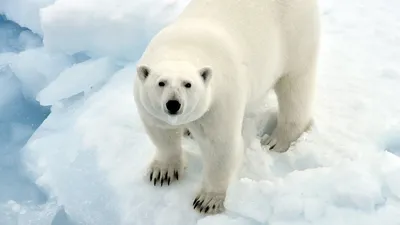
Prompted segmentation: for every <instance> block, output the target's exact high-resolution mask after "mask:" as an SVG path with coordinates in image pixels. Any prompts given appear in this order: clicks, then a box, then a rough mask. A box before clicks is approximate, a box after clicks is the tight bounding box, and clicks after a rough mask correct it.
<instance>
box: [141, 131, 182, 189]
mask: <svg viewBox="0 0 400 225" xmlns="http://www.w3.org/2000/svg"><path fill="white" fill-rule="evenodd" d="M145 128H146V131H147V134H148V135H149V137H150V139H151V140H152V142H153V144H154V145H155V146H156V153H155V155H154V158H153V160H152V162H151V163H150V166H149V171H148V174H147V175H148V178H149V180H150V182H152V184H154V186H156V185H157V184H158V183H159V184H160V185H161V186H163V185H164V184H167V185H170V183H171V182H173V181H177V180H179V179H181V177H182V174H183V170H184V160H183V155H182V146H181V137H182V130H181V129H180V128H177V129H163V128H161V127H157V126H152V125H149V124H145Z"/></svg>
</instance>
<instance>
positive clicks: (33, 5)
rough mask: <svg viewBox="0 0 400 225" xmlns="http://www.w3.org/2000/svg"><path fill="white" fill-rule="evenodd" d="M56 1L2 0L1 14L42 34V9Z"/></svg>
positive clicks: (0, 5)
mask: <svg viewBox="0 0 400 225" xmlns="http://www.w3.org/2000/svg"><path fill="white" fill-rule="evenodd" d="M54 2H55V0H1V2H0V14H3V15H5V16H6V17H7V18H8V19H9V20H12V21H14V22H16V23H18V24H19V25H20V26H22V27H26V28H28V29H30V30H31V31H33V32H34V33H36V34H42V29H41V23H40V15H39V12H40V9H41V8H44V7H46V6H48V5H50V4H52V3H54Z"/></svg>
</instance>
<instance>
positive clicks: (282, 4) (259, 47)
mask: <svg viewBox="0 0 400 225" xmlns="http://www.w3.org/2000/svg"><path fill="white" fill-rule="evenodd" d="M318 45H319V14H318V7H317V0H296V1H294V0H274V1H273V0H249V1H243V0H242V1H234V0H192V1H191V2H190V3H189V5H188V6H187V7H186V8H185V9H184V11H183V13H182V14H181V15H180V16H179V17H178V18H177V19H176V20H175V21H174V22H173V23H172V24H170V25H168V26H167V27H165V28H164V29H162V30H161V31H160V32H159V33H158V34H157V35H156V36H155V37H154V38H153V39H152V40H151V42H150V43H149V45H148V47H147V49H146V50H145V52H144V54H143V56H142V58H141V59H140V61H139V63H138V74H137V77H136V81H135V85H134V87H135V88H134V95H135V100H136V105H137V109H138V112H139V114H140V117H141V119H142V121H143V124H144V125H145V128H146V131H147V133H148V135H149V137H150V138H151V140H152V142H153V143H154V145H155V146H156V149H157V150H156V155H155V157H154V159H153V161H152V162H151V164H150V174H149V179H150V180H151V181H152V182H153V183H154V185H156V184H157V183H160V184H161V185H165V184H168V185H169V184H170V182H172V181H175V180H178V179H180V178H181V176H182V172H183V168H184V166H185V163H184V160H183V157H182V147H181V138H182V136H183V133H184V131H183V130H184V129H185V128H188V129H189V130H190V135H191V136H193V138H194V139H195V140H196V142H197V143H198V144H199V146H200V148H201V150H202V155H203V160H204V167H203V172H204V175H203V181H202V185H201V188H200V190H199V193H198V195H197V196H196V197H195V199H194V201H193V206H194V208H195V209H197V210H199V211H200V212H203V213H219V212H222V211H223V210H224V199H225V195H226V190H227V187H228V184H229V181H230V180H231V178H232V177H233V174H234V173H235V171H236V169H237V168H238V164H239V163H240V161H241V158H242V154H243V150H244V148H245V147H246V146H245V145H244V141H243V137H242V128H243V127H244V126H245V125H246V124H244V123H246V122H245V120H244V118H245V116H246V115H248V114H249V113H251V112H252V109H254V108H255V107H257V106H259V104H261V102H263V100H264V98H265V97H266V96H267V94H268V92H269V91H270V89H274V90H275V92H276V94H277V98H278V103H279V113H278V117H277V125H276V128H275V130H274V131H273V132H272V134H271V135H270V136H266V137H265V138H262V139H261V142H262V144H264V145H267V146H269V148H270V149H271V150H273V151H277V152H284V151H286V150H287V149H288V148H289V146H290V143H291V142H293V141H295V140H296V139H297V138H298V137H299V136H300V135H301V134H302V133H303V132H304V130H305V129H306V128H307V127H308V126H309V124H310V122H311V119H312V105H313V96H314V90H315V87H314V85H315V77H316V64H317V55H318V54H317V52H318ZM167 102H168V104H167Z"/></svg>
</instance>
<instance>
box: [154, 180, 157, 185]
mask: <svg viewBox="0 0 400 225" xmlns="http://www.w3.org/2000/svg"><path fill="white" fill-rule="evenodd" d="M156 184H157V178H155V179H154V186H156Z"/></svg>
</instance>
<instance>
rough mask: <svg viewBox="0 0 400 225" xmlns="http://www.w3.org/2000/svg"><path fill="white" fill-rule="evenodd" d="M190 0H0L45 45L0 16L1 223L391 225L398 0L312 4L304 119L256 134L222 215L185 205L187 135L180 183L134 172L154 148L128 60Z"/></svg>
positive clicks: (194, 149) (190, 179)
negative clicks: (294, 126)
mask: <svg viewBox="0 0 400 225" xmlns="http://www.w3.org/2000/svg"><path fill="white" fill-rule="evenodd" d="M187 2H188V0H158V1H156V0H150V1H145V0H141V1H139V0H138V1H131V0H101V1H99V0H58V1H51V0H47V1H45V0H41V1H38V0H36V1H33V0H24V1H23V0H18V1H17V0H5V1H1V2H0V13H3V14H4V15H5V16H6V17H7V18H9V19H11V20H13V21H15V22H16V23H18V24H20V25H21V26H25V27H28V28H29V29H32V30H33V31H35V32H38V33H39V34H40V35H42V36H43V43H44V46H42V39H41V38H40V36H37V35H35V34H33V33H32V32H31V31H29V30H26V29H23V28H21V27H18V26H17V25H16V24H14V23H12V22H6V21H5V20H2V21H0V44H1V45H0V89H1V90H2V95H1V97H0V119H1V121H0V122H1V123H0V126H1V127H0V153H1V157H0V224H1V225H3V224H5V225H11V224H12V225H14V224H24V225H25V224H38V225H39V224H40V225H50V224H51V225H77V224H94V225H103V224H104V225H109V224H121V225H125V224H126V225H128V224H129V225H135V224H137V225H153V224H154V225H164V224H165V225H171V224H174V225H190V224H198V225H205V224H211V225H213V224H218V225H239V224H240V225H259V224H270V225H289V224H290V225H293V224H294V225H314V224H315V225H338V224H341V225H376V224H385V225H399V224H400V213H399V212H400V132H399V131H400V117H399V115H400V105H399V104H398V102H399V96H400V89H399V86H400V66H399V64H398V59H399V58H400V16H399V14H398V12H397V9H399V8H400V2H399V1H397V0H386V1H372V0H354V1H337V0H321V1H320V2H321V18H322V48H321V58H320V67H319V79H318V98H317V102H316V113H315V122H316V123H315V126H314V127H313V129H312V130H311V131H310V132H309V133H307V134H305V135H304V136H303V137H301V138H300V139H299V141H298V142H297V143H296V145H294V146H293V147H292V148H291V150H290V151H288V152H286V153H283V154H277V153H272V152H268V151H265V150H264V149H262V148H261V146H260V145H259V142H258V141H257V139H256V138H253V140H252V143H251V147H250V148H249V149H247V151H246V155H245V160H244V165H243V167H242V169H241V171H240V174H239V175H240V176H239V177H238V179H236V180H234V181H233V182H232V183H231V185H230V187H229V190H228V195H227V199H226V204H225V206H226V208H227V211H226V212H225V213H223V214H221V215H216V216H208V217H203V216H201V215H198V214H197V213H196V212H195V211H194V210H193V209H192V208H191V202H192V201H193V197H194V196H195V194H196V191H197V188H198V185H199V183H200V179H201V169H202V163H201V157H200V154H199V149H198V146H197V145H196V144H195V142H192V141H190V140H185V142H184V149H185V150H186V151H185V153H186V156H187V158H188V162H189V167H188V169H187V171H186V172H185V174H184V179H182V180H181V181H180V182H179V183H177V184H173V185H171V186H170V187H163V188H160V187H154V186H152V185H150V184H149V183H148V182H147V179H145V178H144V176H143V175H144V173H145V170H146V166H147V163H148V162H149V160H150V159H151V157H152V154H153V153H154V149H153V148H154V147H153V146H152V144H151V142H150V140H149V138H148V137H147V135H146V134H145V132H144V129H143V127H142V125H141V122H140V120H139V117H138V115H137V113H136V109H135V104H134V101H133V96H132V94H133V93H132V83H133V77H134V75H135V60H136V59H137V58H138V56H139V55H140V54H141V53H142V51H143V49H144V48H145V46H146V44H147V43H148V41H149V40H150V38H151V37H152V35H154V33H155V32H157V30H158V29H160V28H161V27H163V26H165V25H166V24H168V23H169V22H171V21H172V20H173V18H174V17H175V16H176V15H177V14H178V13H179V12H180V10H182V8H183V7H184V6H185V5H186V4H187ZM24 3H25V4H24ZM46 6H47V7H46ZM39 9H41V10H39ZM27 11H29V13H23V12H27ZM38 15H40V17H39V16H38ZM3 90H4V91H3ZM271 99H272V100H271V102H270V103H271V106H272V107H271V108H268V112H273V111H274V109H275V108H274V107H275V106H276V102H275V101H274V98H271ZM35 100H37V101H39V102H40V104H41V105H42V106H51V114H50V115H49V116H48V117H47V118H46V116H47V110H46V108H43V107H39V106H38V105H37V102H36V101H35ZM271 115H273V113H271ZM27 118H29V119H27ZM44 118H46V120H45V121H44V122H43V123H42V124H41V125H40V123H41V122H42V120H43V119H44ZM31 124H36V125H34V126H31ZM39 125H40V127H39V128H38V129H37V130H36V131H35V132H34V134H33V136H31V134H32V132H33V131H34V130H35V129H36V128H37V127H38V126H39ZM28 138H30V140H29V142H28V143H27V144H26V145H25V147H24V148H23V150H22V154H20V152H19V151H18V150H19V149H20V148H21V147H22V146H23V145H24V144H25V142H26V140H27V139H28ZM3 146H13V147H12V148H11V147H3ZM28 178H29V179H28Z"/></svg>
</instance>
